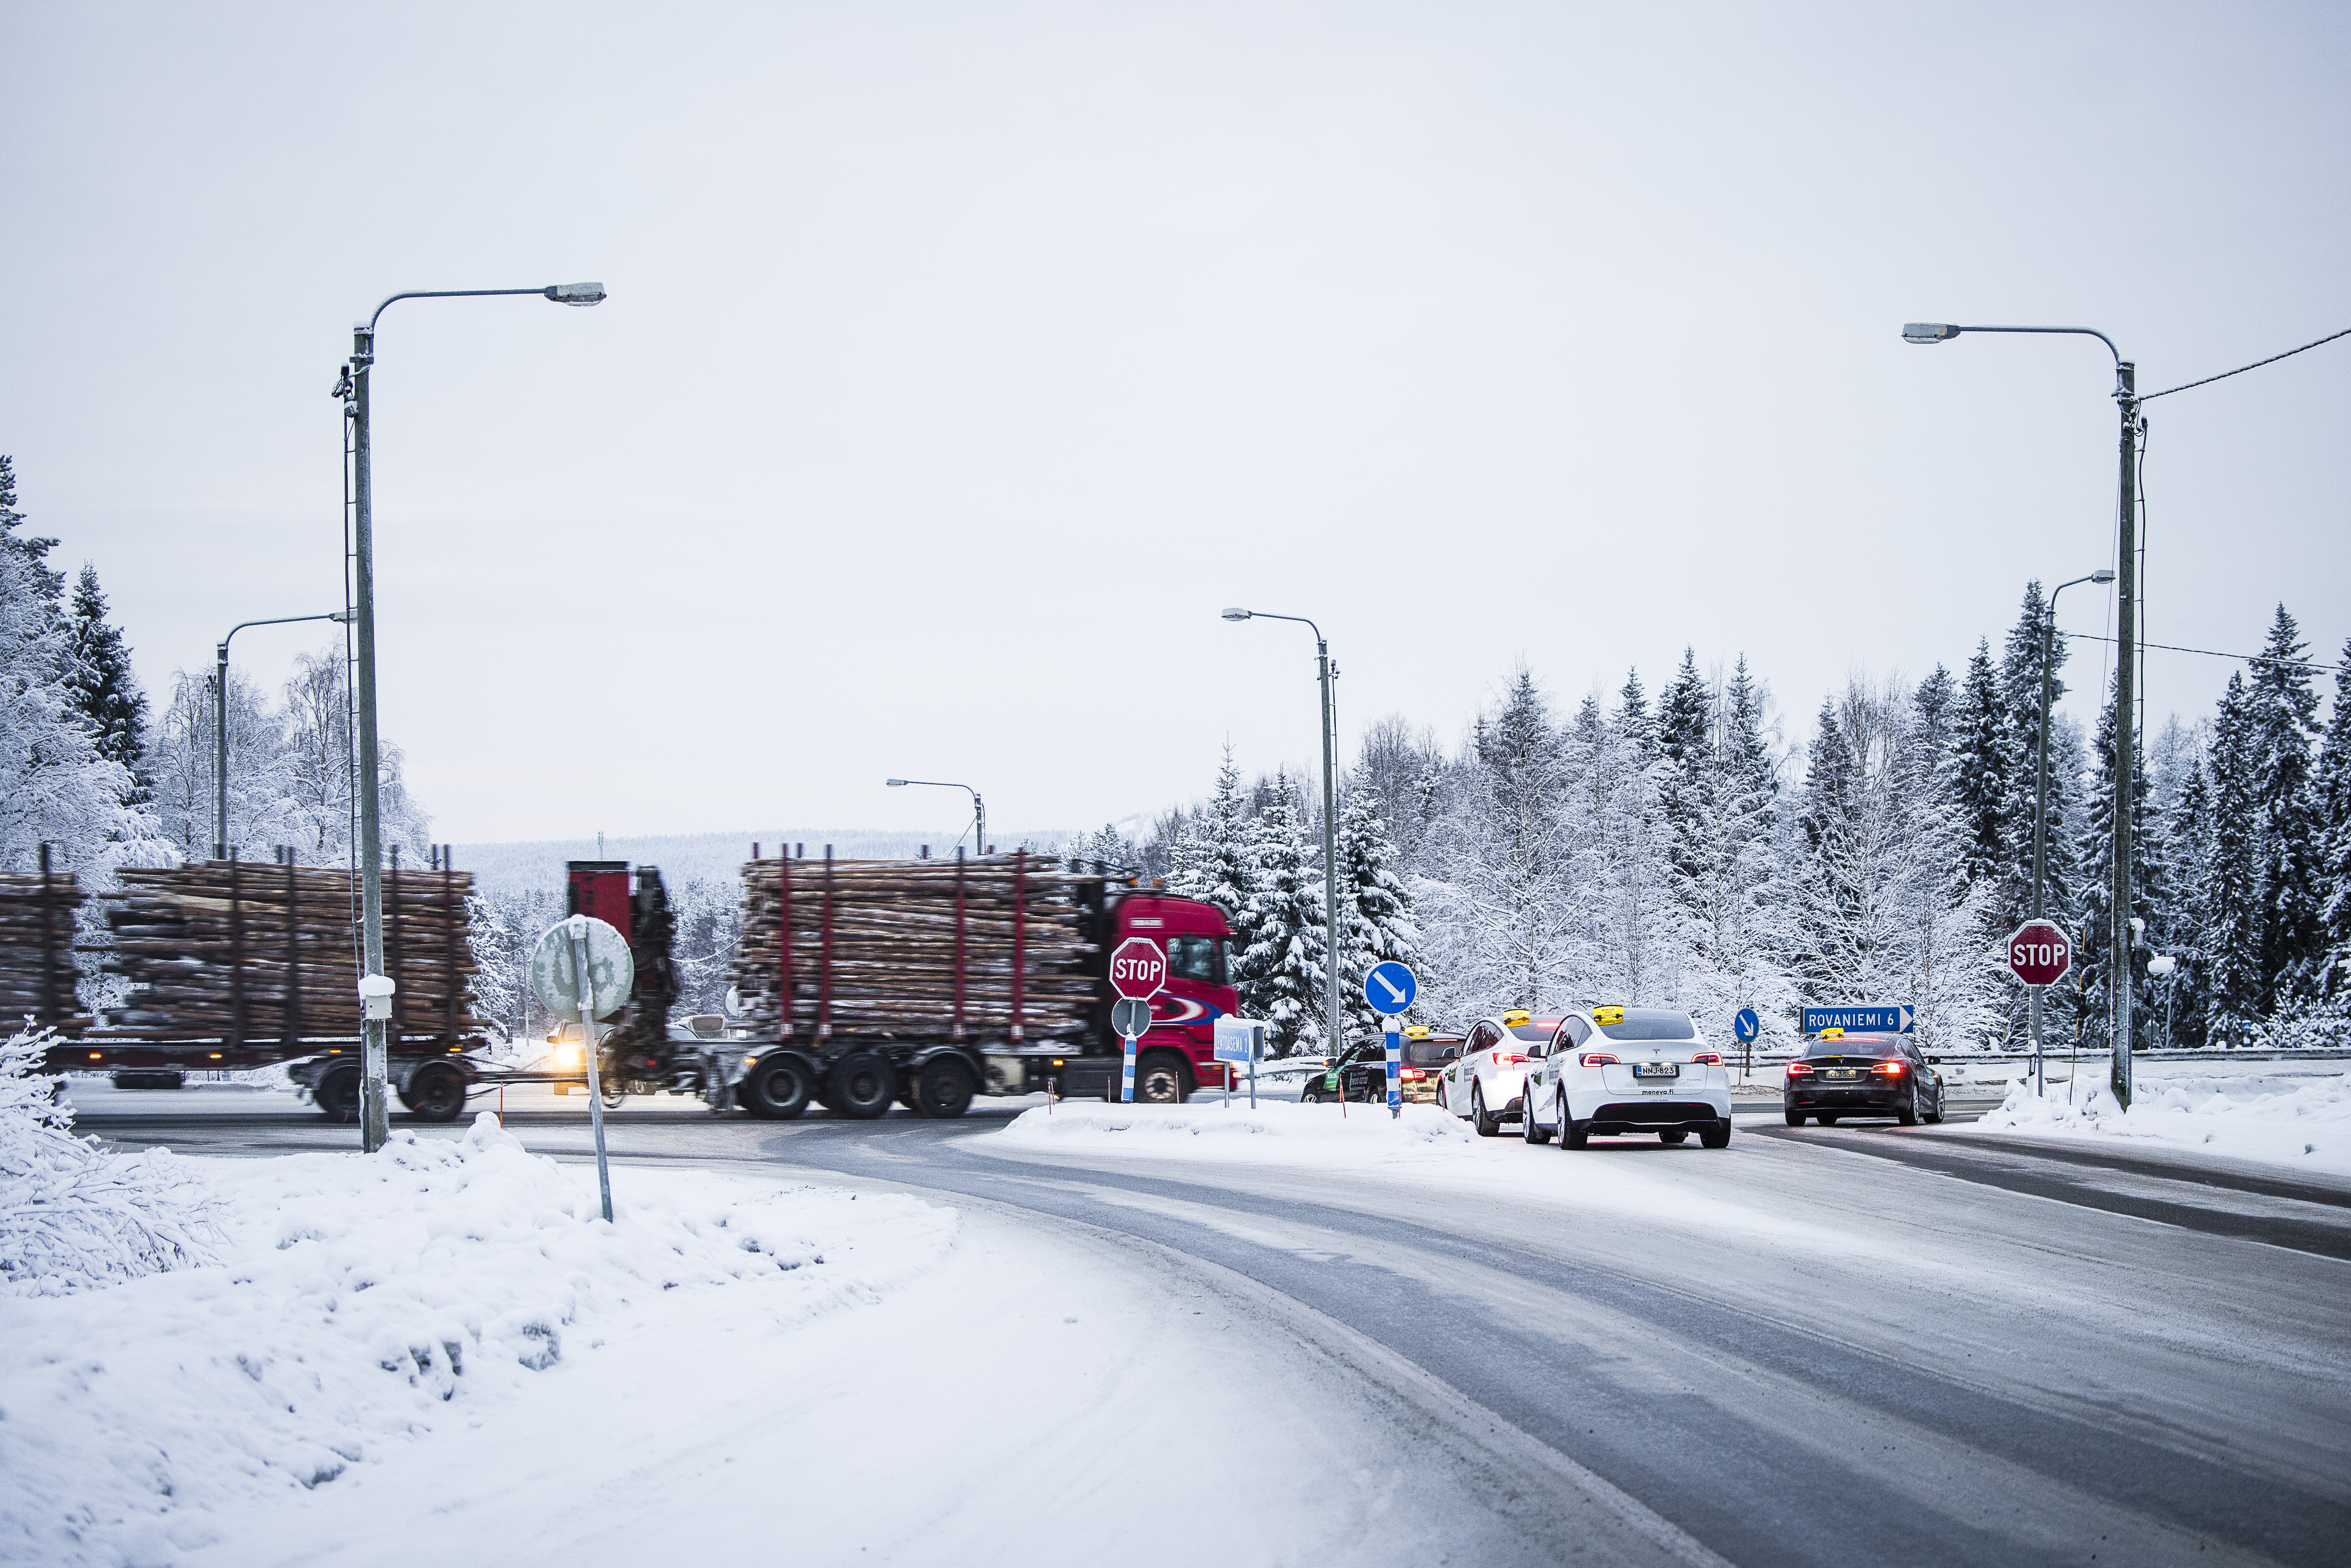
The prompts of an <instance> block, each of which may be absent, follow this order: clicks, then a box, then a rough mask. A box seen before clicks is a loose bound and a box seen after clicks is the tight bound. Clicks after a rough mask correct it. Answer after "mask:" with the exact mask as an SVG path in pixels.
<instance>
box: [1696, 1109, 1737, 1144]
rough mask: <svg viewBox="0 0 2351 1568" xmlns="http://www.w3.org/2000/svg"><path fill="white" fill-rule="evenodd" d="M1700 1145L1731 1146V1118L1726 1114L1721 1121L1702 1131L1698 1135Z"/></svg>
mask: <svg viewBox="0 0 2351 1568" xmlns="http://www.w3.org/2000/svg"><path fill="white" fill-rule="evenodd" d="M1698 1146H1699V1147H1701V1148H1708V1149H1727V1148H1729V1147H1730V1118H1729V1117H1728V1116H1725V1117H1724V1118H1723V1119H1722V1120H1721V1121H1719V1122H1717V1123H1716V1124H1714V1125H1713V1126H1711V1127H1708V1129H1707V1130H1706V1131H1705V1132H1703V1133H1700V1134H1698Z"/></svg>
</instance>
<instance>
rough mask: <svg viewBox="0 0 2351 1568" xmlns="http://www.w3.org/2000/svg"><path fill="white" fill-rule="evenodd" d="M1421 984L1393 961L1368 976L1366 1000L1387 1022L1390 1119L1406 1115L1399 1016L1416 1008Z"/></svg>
mask: <svg viewBox="0 0 2351 1568" xmlns="http://www.w3.org/2000/svg"><path fill="white" fill-rule="evenodd" d="M1419 991H1420V982H1419V981H1418V980H1416V979H1415V978H1414V977H1413V973H1412V971H1411V970H1410V969H1409V968H1406V967H1405V966H1404V965H1402V964H1399V963H1397V962H1395V960H1394V959H1390V960H1388V961H1387V962H1385V963H1383V964H1374V965H1373V966H1372V967H1371V969H1370V970H1369V972H1367V973H1366V974H1365V975H1364V1000H1365V1001H1367V1002H1369V1003H1371V1004H1372V1010H1373V1011H1374V1012H1375V1013H1378V1014H1379V1015H1380V1016H1381V1017H1382V1018H1384V1019H1387V1031H1386V1044H1387V1058H1388V1060H1387V1068H1388V1115H1389V1116H1390V1117H1391V1118H1395V1117H1398V1116H1401V1115H1403V1114H1404V1092H1403V1087H1402V1085H1403V1069H1404V1042H1403V1040H1401V1039H1399V1038H1398V1036H1397V1034H1396V1021H1395V1020H1396V1015H1397V1014H1398V1013H1401V1012H1402V1011H1404V1010H1405V1009H1406V1008H1408V1007H1410V1006H1412V998H1414V997H1415V996H1416V995H1418V994H1419Z"/></svg>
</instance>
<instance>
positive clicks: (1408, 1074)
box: [589, 971, 1428, 1079]
mask: <svg viewBox="0 0 2351 1568" xmlns="http://www.w3.org/2000/svg"><path fill="white" fill-rule="evenodd" d="M589 978H590V979H593V978H595V975H594V973H593V971H590V975H589ZM1396 1076H1397V1077H1399V1078H1405V1079H1412V1078H1426V1077H1427V1076H1428V1074H1427V1073H1426V1072H1423V1071H1421V1070H1420V1069H1419V1068H1417V1067H1405V1068H1400V1069H1398V1070H1397V1072H1396Z"/></svg>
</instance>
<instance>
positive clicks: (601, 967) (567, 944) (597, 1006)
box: [530, 915, 637, 1224]
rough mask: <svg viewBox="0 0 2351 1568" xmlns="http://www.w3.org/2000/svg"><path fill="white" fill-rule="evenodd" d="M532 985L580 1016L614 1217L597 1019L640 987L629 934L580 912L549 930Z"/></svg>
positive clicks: (607, 1206)
mask: <svg viewBox="0 0 2351 1568" xmlns="http://www.w3.org/2000/svg"><path fill="white" fill-rule="evenodd" d="M530 984H531V988H532V989H533V990H535V991H537V992H538V999H539V1000H540V1002H542V1003H544V1004H545V1005H546V1008H547V1010H548V1011H549V1012H550V1013H553V1014H554V1015H555V1016H556V1017H557V1018H561V1017H562V1016H563V1015H564V1014H565V1013H570V1014H571V1015H572V1016H574V1017H575V1018H577V1019H579V1020H580V1060H581V1061H582V1062H583V1063H584V1064H585V1066H586V1068H587V1072H588V1119H589V1121H590V1124H592V1125H593V1126H594V1128H595V1131H596V1186H597V1189H598V1191H599V1192H601V1194H602V1196H603V1199H604V1219H605V1222H606V1223H607V1224H609V1223H611V1218H612V1173H611V1167H610V1166H609V1165H608V1164H607V1163H606V1161H605V1158H604V1085H603V1081H602V1077H601V1073H600V1072H599V1071H598V1069H597V1063H596V1020H597V1019H606V1018H610V1017H611V1016H612V1015H613V1014H614V1013H616V1012H619V1011H620V1010H621V1009H622V1007H623V1006H625V1005H626V1004H627V1002H628V999H629V995H630V993H631V992H632V991H633V990H634V989H635V988H636V984H637V965H636V959H635V958H634V957H633V956H632V955H631V954H630V952H629V941H628V938H627V937H625V936H622V935H621V934H620V932H619V931H617V930H616V929H614V928H613V927H612V926H611V925H606V924H605V923H604V922H603V921H601V920H598V919H595V918H593V917H592V916H590V915H572V916H571V917H570V918H569V919H568V920H564V921H560V922H559V923H558V924H556V925H550V926H549V927H548V928H547V934H546V935H545V936H541V937H540V938H539V939H538V946H537V947H536V948H534V949H533V950H532V952H531V955H530Z"/></svg>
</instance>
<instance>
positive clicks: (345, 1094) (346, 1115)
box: [310, 1061, 360, 1122]
mask: <svg viewBox="0 0 2351 1568" xmlns="http://www.w3.org/2000/svg"><path fill="white" fill-rule="evenodd" d="M310 1101H311V1103H313V1104H315V1105H317V1106H318V1107H319V1114H320V1115H322V1116H324V1117H326V1118H327V1120H328V1121H329V1122H356V1121H358V1120H359V1119H360V1064H359V1063H358V1062H356V1061H339V1062H337V1063H336V1064H335V1065H334V1066H332V1067H329V1068H328V1069H327V1070H326V1071H324V1072H321V1073H319V1082H317V1083H316V1084H314V1085H313V1086H312V1087H311V1090H310Z"/></svg>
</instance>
